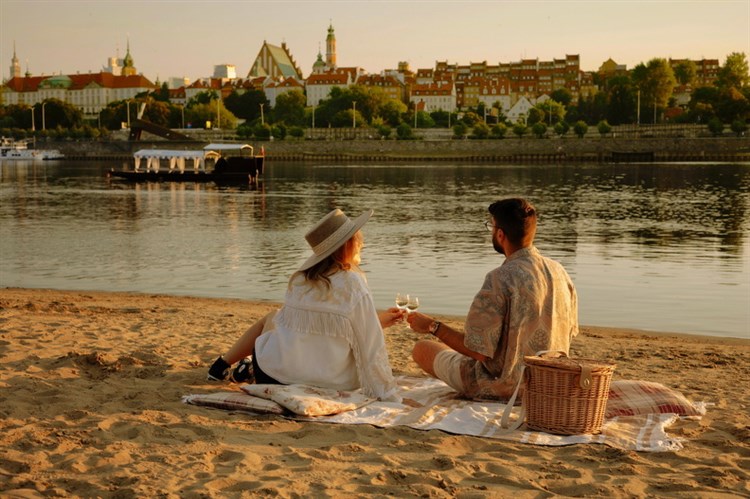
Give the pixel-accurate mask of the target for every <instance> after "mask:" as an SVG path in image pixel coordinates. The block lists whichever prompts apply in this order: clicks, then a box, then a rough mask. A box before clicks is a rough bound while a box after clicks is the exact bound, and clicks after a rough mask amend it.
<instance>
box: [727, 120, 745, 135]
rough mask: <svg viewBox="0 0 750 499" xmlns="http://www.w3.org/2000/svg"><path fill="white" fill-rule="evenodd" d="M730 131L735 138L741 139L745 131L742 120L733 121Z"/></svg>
mask: <svg viewBox="0 0 750 499" xmlns="http://www.w3.org/2000/svg"><path fill="white" fill-rule="evenodd" d="M731 128H732V131H733V132H734V133H735V134H737V137H742V136H743V135H744V134H745V132H746V131H747V123H746V122H744V121H743V120H734V121H733V122H732V125H731Z"/></svg>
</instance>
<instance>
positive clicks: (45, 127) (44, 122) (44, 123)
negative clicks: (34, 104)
mask: <svg viewBox="0 0 750 499" xmlns="http://www.w3.org/2000/svg"><path fill="white" fill-rule="evenodd" d="M46 105H47V103H46V102H42V130H46V129H47V123H46V121H45V120H44V106H46Z"/></svg>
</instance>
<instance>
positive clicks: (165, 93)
mask: <svg viewBox="0 0 750 499" xmlns="http://www.w3.org/2000/svg"><path fill="white" fill-rule="evenodd" d="M148 95H149V97H151V98H152V99H154V100H158V101H161V102H169V87H168V86H167V83H166V82H164V83H162V85H161V87H159V89H158V90H154V91H153V92H151V93H150V94H148Z"/></svg>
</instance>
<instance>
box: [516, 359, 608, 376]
mask: <svg viewBox="0 0 750 499" xmlns="http://www.w3.org/2000/svg"><path fill="white" fill-rule="evenodd" d="M523 360H524V362H525V363H526V365H529V366H542V367H553V368H556V369H564V370H566V371H574V372H581V369H582V368H583V367H584V366H585V367H586V368H587V369H588V370H589V371H590V372H592V373H606V372H612V371H614V370H615V364H610V363H607V362H602V361H600V360H594V359H582V358H571V357H544V356H540V355H526V356H524V358H523Z"/></svg>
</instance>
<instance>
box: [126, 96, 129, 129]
mask: <svg viewBox="0 0 750 499" xmlns="http://www.w3.org/2000/svg"><path fill="white" fill-rule="evenodd" d="M125 106H126V108H127V110H128V129H130V101H129V100H127V101H125Z"/></svg>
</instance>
